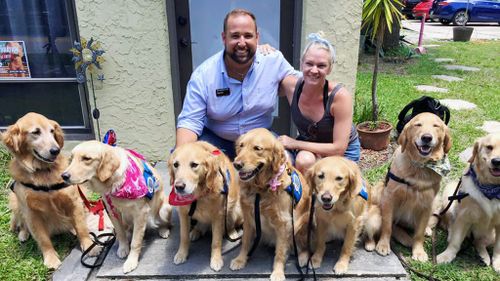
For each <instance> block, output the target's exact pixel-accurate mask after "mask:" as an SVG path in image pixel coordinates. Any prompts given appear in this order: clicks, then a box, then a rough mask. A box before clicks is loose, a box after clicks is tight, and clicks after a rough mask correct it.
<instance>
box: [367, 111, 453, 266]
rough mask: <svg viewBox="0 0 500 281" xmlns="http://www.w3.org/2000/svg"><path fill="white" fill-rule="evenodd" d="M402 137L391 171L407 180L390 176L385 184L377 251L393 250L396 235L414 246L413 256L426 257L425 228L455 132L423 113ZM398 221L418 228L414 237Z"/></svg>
mask: <svg viewBox="0 0 500 281" xmlns="http://www.w3.org/2000/svg"><path fill="white" fill-rule="evenodd" d="M398 141H399V144H400V146H399V147H398V149H397V150H396V151H395V152H394V156H393V161H392V163H391V166H390V173H392V174H393V175H394V176H396V177H398V178H399V179H400V180H401V179H403V180H404V181H405V183H402V182H399V181H396V180H395V179H393V178H390V179H389V178H388V180H386V184H385V186H384V187H383V190H382V194H381V197H380V204H379V205H380V210H381V214H382V225H381V233H380V240H379V241H378V243H377V246H376V251H377V252H378V253H379V254H380V255H383V256H385V255H387V254H389V253H390V239H391V235H393V236H394V237H395V238H396V239H397V240H398V241H399V242H400V243H402V244H403V245H405V246H407V247H412V258H413V259H415V260H419V261H426V260H427V259H428V256H427V253H426V252H425V250H424V238H425V235H424V234H425V229H426V227H427V223H428V221H429V217H430V215H431V213H432V204H433V201H434V198H435V197H436V194H437V193H438V191H439V188H440V182H441V178H442V174H443V172H441V171H446V169H445V168H446V164H443V165H438V163H446V161H445V160H447V158H446V154H447V153H448V151H449V150H450V149H451V136H450V132H449V129H448V127H447V126H446V125H445V124H444V122H443V121H442V120H441V119H439V117H438V116H436V115H434V114H432V113H421V114H419V115H417V116H415V117H414V118H413V119H412V120H411V121H410V122H408V124H406V126H405V127H404V129H403V132H402V133H401V135H400V136H399V139H398ZM434 166H435V167H437V168H435V167H434ZM431 168H434V169H435V170H437V171H438V172H439V173H440V174H439V173H438V172H436V171H435V170H433V169H431ZM439 168H441V170H439ZM388 175H389V174H388ZM393 224H394V228H393ZM398 224H399V225H405V226H409V227H410V228H412V229H414V234H413V239H412V238H411V237H410V236H409V235H408V233H407V232H406V231H405V230H404V229H402V228H400V227H399V226H398Z"/></svg>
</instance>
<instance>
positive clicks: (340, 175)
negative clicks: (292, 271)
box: [299, 156, 381, 274]
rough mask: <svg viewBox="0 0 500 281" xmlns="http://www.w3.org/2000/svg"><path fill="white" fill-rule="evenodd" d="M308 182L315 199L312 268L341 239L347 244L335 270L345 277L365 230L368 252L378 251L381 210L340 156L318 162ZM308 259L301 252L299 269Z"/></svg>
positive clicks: (352, 166)
mask: <svg viewBox="0 0 500 281" xmlns="http://www.w3.org/2000/svg"><path fill="white" fill-rule="evenodd" d="M306 178H307V181H308V183H309V186H310V187H311V189H312V190H313V192H314V194H315V196H316V204H315V209H314V232H313V236H311V237H314V249H315V251H314V254H313V255H312V257H311V261H312V266H313V267H314V268H318V267H320V265H321V262H322V260H323V255H324V253H325V249H326V242H327V241H330V240H332V239H336V238H337V239H338V238H340V239H343V240H344V244H343V246H342V251H341V253H340V258H339V260H338V261H337V263H336V264H335V267H334V268H333V270H334V271H335V273H337V274H342V273H345V272H347V269H348V266H349V260H350V258H351V255H352V251H353V249H354V246H355V243H356V241H357V239H358V237H359V235H360V234H361V233H362V231H363V227H365V228H366V229H365V233H366V234H367V240H366V244H365V248H367V249H368V250H373V249H374V248H375V240H374V234H375V233H376V232H377V231H378V226H379V225H380V220H381V218H380V210H379V208H378V206H377V205H376V204H373V203H372V197H373V194H372V192H371V188H370V186H369V185H368V184H367V183H366V182H364V181H363V179H362V178H361V171H360V170H359V167H358V165H356V163H354V162H353V161H350V160H348V159H345V158H343V157H340V156H331V157H326V158H323V159H321V160H319V161H318V162H316V163H315V164H314V165H313V166H312V167H311V168H310V169H309V170H308V171H307V173H306ZM363 186H364V187H363ZM362 190H363V192H362ZM369 213H370V214H369ZM304 225H305V224H302V226H304ZM307 259H308V253H307V251H303V252H301V253H300V259H299V261H300V266H304V265H306V263H307Z"/></svg>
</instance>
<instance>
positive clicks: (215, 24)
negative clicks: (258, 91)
mask: <svg viewBox="0 0 500 281" xmlns="http://www.w3.org/2000/svg"><path fill="white" fill-rule="evenodd" d="M301 2H302V1H300V0H296V1H294V0H253V1H248V0H246V1H245V0H189V1H188V0H171V1H167V12H168V18H169V34H170V42H171V45H170V46H171V49H170V50H171V62H172V78H173V79H172V80H173V85H174V95H175V96H174V100H175V102H174V107H175V113H176V116H178V115H179V113H180V111H181V109H182V101H183V100H184V96H185V94H186V85H187V82H188V81H189V77H190V76H191V73H192V71H193V70H194V69H195V68H196V67H197V66H199V65H200V64H201V63H202V62H203V61H204V60H205V59H207V58H209V57H210V56H212V55H213V54H215V53H217V52H218V51H220V50H222V49H223V48H224V45H223V43H222V39H221V32H222V30H223V21H224V17H225V15H226V14H227V13H228V12H229V11H231V10H233V9H235V8H243V9H246V10H249V11H251V12H252V13H253V14H255V17H256V18H257V25H258V29H259V33H260V41H259V42H260V44H264V43H268V44H270V45H271V46H273V47H275V48H277V49H279V50H280V51H281V52H282V53H283V55H284V56H285V58H286V59H287V60H288V61H289V62H290V63H291V64H292V65H293V66H294V67H295V68H298V65H299V63H298V54H299V53H298V52H299V50H294V48H293V46H294V43H293V42H294V39H298V40H300V33H299V31H300V28H299V26H300V24H299V23H300V20H298V19H299V18H298V17H297V15H296V13H297V12H301V11H298V10H301V6H300V5H301V4H300V3H301ZM296 42H299V41H297V40H296ZM296 46H299V44H296ZM277 102H278V106H277V109H276V111H275V113H274V116H275V118H274V122H273V130H274V131H276V132H277V133H279V134H290V126H291V124H290V110H289V106H288V103H287V101H286V99H284V98H282V99H279V101H277Z"/></svg>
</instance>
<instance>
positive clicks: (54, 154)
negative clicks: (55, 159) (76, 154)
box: [49, 147, 61, 156]
mask: <svg viewBox="0 0 500 281" xmlns="http://www.w3.org/2000/svg"><path fill="white" fill-rule="evenodd" d="M49 151H50V154H51V155H53V156H57V155H59V152H61V150H60V149H59V148H57V147H54V148H51V149H50V150H49Z"/></svg>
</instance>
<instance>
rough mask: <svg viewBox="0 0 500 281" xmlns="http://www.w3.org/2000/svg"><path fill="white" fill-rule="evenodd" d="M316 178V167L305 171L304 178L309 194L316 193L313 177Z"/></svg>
mask: <svg viewBox="0 0 500 281" xmlns="http://www.w3.org/2000/svg"><path fill="white" fill-rule="evenodd" d="M315 176H316V165H312V167H311V168H309V169H307V171H306V173H305V175H304V177H305V179H306V182H307V185H309V188H310V189H311V192H315V191H316V185H315V184H314V177H315Z"/></svg>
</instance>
